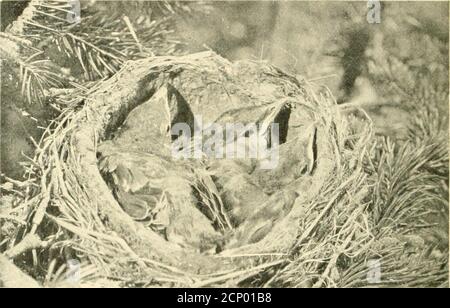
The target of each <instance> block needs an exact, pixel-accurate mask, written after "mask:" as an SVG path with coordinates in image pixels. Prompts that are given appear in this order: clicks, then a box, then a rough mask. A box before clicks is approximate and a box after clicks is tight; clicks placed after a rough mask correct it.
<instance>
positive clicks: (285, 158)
mask: <svg viewBox="0 0 450 308" xmlns="http://www.w3.org/2000/svg"><path fill="white" fill-rule="evenodd" d="M305 130H306V131H305V132H304V133H303V134H302V136H298V137H296V138H294V139H292V140H290V141H289V142H286V143H284V144H282V145H280V148H279V158H280V159H279V162H278V166H277V167H276V168H274V169H262V168H259V167H258V165H257V166H256V168H255V171H254V172H253V173H252V176H253V177H254V178H255V181H256V182H257V183H258V185H259V186H261V187H262V188H263V190H264V191H265V192H266V193H268V194H272V193H274V192H276V191H278V190H280V189H282V188H283V187H285V186H286V185H289V184H290V183H292V182H293V181H295V180H296V179H298V178H299V177H301V176H303V175H307V174H311V173H312V172H313V171H314V168H315V164H316V155H317V154H316V142H317V140H316V127H315V126H314V125H311V126H310V127H308V128H306V129H305Z"/></svg>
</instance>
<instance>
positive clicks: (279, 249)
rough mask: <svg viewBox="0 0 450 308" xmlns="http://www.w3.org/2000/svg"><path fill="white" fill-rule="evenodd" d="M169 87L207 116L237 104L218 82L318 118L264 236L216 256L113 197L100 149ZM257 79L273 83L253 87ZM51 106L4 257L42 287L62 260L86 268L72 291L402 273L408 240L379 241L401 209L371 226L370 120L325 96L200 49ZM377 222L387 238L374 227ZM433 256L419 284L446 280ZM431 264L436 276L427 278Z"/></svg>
mask: <svg viewBox="0 0 450 308" xmlns="http://www.w3.org/2000/svg"><path fill="white" fill-rule="evenodd" d="M192 72H195V74H194V73H192ZM236 72H238V73H236ZM183 74H186V75H185V77H184V78H182V77H180V76H183ZM196 74H200V75H202V76H204V79H199V78H198V76H199V75H196ZM166 83H170V84H172V85H175V86H176V87H177V89H178V90H179V91H180V93H182V94H183V96H184V97H185V98H186V100H187V101H188V102H196V103H197V104H198V105H197V106H195V105H194V107H192V108H193V109H196V108H197V110H194V111H195V112H199V113H203V114H205V115H207V116H209V117H211V118H217V115H219V114H220V113H223V112H224V111H226V110H223V108H222V110H220V112H219V111H218V110H217V106H224V102H225V103H226V102H228V103H229V104H230V106H229V108H230V109H232V108H233V102H234V101H235V100H233V99H230V98H226V97H227V96H226V95H225V94H224V95H223V96H221V94H223V93H224V92H223V87H225V88H227V89H233V92H232V93H237V95H238V97H239V98H240V100H239V104H247V105H251V106H255V105H257V104H260V105H263V104H264V103H268V102H270V101H273V100H274V99H280V98H283V97H289V98H290V99H291V100H293V101H296V102H297V104H298V105H299V106H303V107H304V108H306V110H309V112H310V114H312V118H313V119H314V120H315V122H316V123H318V124H317V140H318V141H317V149H316V151H317V153H316V157H317V159H316V169H315V172H314V173H312V174H310V175H306V176H304V177H302V178H300V179H299V180H297V181H294V182H293V183H291V184H290V185H291V186H295V189H296V191H298V192H300V197H299V198H297V199H296V202H295V204H294V205H293V207H292V209H291V211H290V212H289V213H288V214H287V215H286V216H285V217H283V218H282V219H280V220H279V221H277V222H276V223H275V224H274V225H273V227H272V228H271V231H270V232H269V233H268V234H267V235H266V236H265V237H264V238H263V239H262V240H260V241H258V242H256V243H252V244H249V245H244V246H240V247H236V248H232V249H226V250H224V251H222V252H221V253H219V254H214V255H208V254H201V253H198V252H193V251H190V250H186V249H180V247H178V246H177V245H175V244H173V243H170V242H168V241H166V240H165V239H164V238H162V237H161V236H160V235H159V234H157V233H156V232H153V231H152V230H149V229H148V228H145V227H144V226H142V225H141V224H139V223H137V222H136V221H134V220H133V219H131V218H130V217H129V216H128V215H127V214H126V213H125V212H124V211H123V210H122V209H121V207H120V205H119V204H118V202H117V200H116V199H115V198H114V196H113V194H112V193H111V191H110V189H109V187H108V186H107V184H106V183H105V181H104V178H103V177H102V176H101V174H100V172H99V169H98V165H97V164H98V161H97V151H96V148H97V145H98V144H99V143H101V142H102V141H103V140H107V139H109V138H110V136H111V134H112V133H113V132H114V131H116V130H117V128H118V127H120V125H121V124H122V123H123V121H124V120H125V118H126V116H127V115H128V114H129V113H130V111H131V110H133V109H134V108H136V107H137V106H139V105H140V104H142V103H143V102H144V101H146V100H147V99H148V98H149V97H151V96H152V95H153V94H154V93H155V92H157V90H158V89H160V88H161V87H162V86H164V85H165V84H166ZM264 83H266V85H267V84H272V86H274V87H273V88H272V90H271V91H268V92H267V91H258V90H257V89H259V90H261V85H262V84H264ZM224 85H225V86H224ZM249 89H253V90H254V91H253V92H251V91H249ZM227 94H229V93H227ZM280 96H281V97H280ZM199 98H202V99H203V101H201V100H199ZM59 100H60V102H63V101H64V103H65V104H66V105H67V107H66V108H65V109H64V111H63V112H62V114H61V116H60V117H59V118H58V119H57V120H56V121H55V122H54V124H53V125H52V126H51V127H49V128H48V129H47V131H46V134H45V135H44V137H43V138H42V140H41V142H40V145H39V149H38V151H37V154H36V157H35V158H34V160H33V163H32V166H31V167H30V169H29V170H28V177H29V181H27V182H25V184H24V185H23V189H22V191H21V194H22V200H21V202H20V206H18V207H15V209H14V212H15V213H9V215H10V216H14V215H15V214H16V213H18V214H17V215H19V216H22V217H26V219H25V225H23V226H21V227H19V228H17V230H16V232H15V233H14V234H13V235H10V239H11V240H10V241H9V242H8V243H7V244H6V245H7V246H8V248H9V249H8V250H7V251H6V253H5V254H6V255H7V256H9V257H10V258H15V260H16V262H17V263H20V261H22V262H23V263H22V264H26V266H25V269H26V270H28V271H29V272H30V273H32V275H33V276H34V277H36V278H37V279H38V280H40V281H42V282H44V284H47V285H52V284H53V283H55V282H57V281H60V280H61V278H62V277H63V274H64V272H65V271H66V265H65V264H67V260H70V259H78V260H81V261H82V262H83V263H82V264H83V266H82V269H83V270H82V273H81V280H80V285H87V286H90V285H96V284H97V285H100V286H104V285H106V286H118V285H120V286H161V285H162V286H188V287H206V286H208V287H211V286H255V287H261V286H269V287H270V286H277V287H279V286H289V287H311V286H314V287H335V286H350V285H352V286H364V285H367V284H368V282H367V281H366V280H365V279H364V278H365V275H366V274H367V268H366V263H367V261H368V260H369V259H370V258H377V259H378V258H379V259H381V258H384V259H383V260H385V261H383V262H385V263H384V264H387V268H383V270H384V271H389V270H391V269H392V271H393V272H394V271H395V270H397V271H399V270H400V267H399V262H400V261H398V260H399V259H400V258H399V257H400V256H402V254H403V253H404V250H403V248H402V245H404V241H401V240H398V239H397V242H396V241H395V240H394V241H391V242H388V243H385V242H384V241H385V237H386V234H388V235H390V236H392V237H394V238H395V236H394V235H393V234H394V232H395V228H394V225H393V224H391V225H390V224H389V223H390V222H391V221H396V219H395V215H396V213H399V212H401V213H402V215H405V212H408V211H409V208H405V209H401V208H400V209H399V211H393V213H391V217H387V216H386V217H385V220H380V219H378V220H376V219H374V209H373V208H371V202H370V193H371V188H372V187H371V185H372V183H371V181H370V173H368V172H367V165H366V163H367V161H368V160H370V157H372V156H371V155H372V154H373V148H372V144H373V142H372V131H371V124H370V119H364V120H363V121H360V122H359V125H358V126H357V128H356V127H355V126H353V125H352V122H351V121H349V119H348V118H347V117H345V116H343V115H342V114H341V113H340V110H339V107H338V106H337V105H336V103H335V101H334V99H333V97H332V96H331V94H330V93H328V91H326V90H325V89H322V88H320V87H317V86H315V85H312V84H309V83H308V82H306V81H304V80H298V79H296V78H294V77H292V76H289V75H287V74H284V73H283V72H281V71H279V70H278V69H276V68H274V67H271V66H269V65H267V64H265V63H256V62H252V63H251V64H249V63H237V64H232V63H229V62H228V61H226V60H224V59H222V58H220V57H219V56H217V55H215V54H213V53H210V52H207V53H201V54H196V55H189V56H184V57H156V58H151V59H145V60H139V61H134V62H129V63H127V64H126V65H125V67H124V68H123V69H122V70H121V71H120V72H119V73H118V74H117V75H116V76H114V77H112V78H111V79H109V80H107V81H105V82H102V83H100V84H98V85H97V86H95V87H93V88H91V89H89V90H78V91H75V92H70V93H68V94H66V95H63V96H61V97H60V98H59ZM206 102H210V103H211V104H212V105H206ZM214 103H216V104H217V105H215V106H214ZM225 106H226V105H225ZM303 107H301V108H303ZM301 110H305V109H301ZM214 113H217V114H216V115H214ZM294 118H295V116H294ZM361 123H362V124H361ZM417 212H420V211H419V210H417ZM377 214H379V213H377ZM399 218H400V217H399ZM386 220H387V221H388V222H386ZM380 221H382V222H383V224H384V225H383V227H384V229H383V230H390V232H387V233H386V232H378V228H379V222H380ZM380 242H381V244H380ZM393 243H394V244H393ZM399 243H401V244H399ZM389 247H395V248H396V249H397V250H396V251H395V252H393V251H391V250H390V248H389ZM447 251H448V250H447ZM388 252H389V253H388ZM447 255H448V254H447ZM436 258H437V259H436V260H434V261H433V262H430V261H429V258H427V257H423V256H422V255H420V256H418V255H413V256H412V257H410V260H409V261H408V262H409V264H411V268H413V269H414V273H416V274H417V275H423V276H424V277H425V278H422V279H423V280H424V283H428V282H430V281H432V282H433V283H435V284H438V285H442V284H444V283H445V281H447V279H448V277H446V275H447V274H446V272H445V266H446V265H445V264H447V261H446V260H447V259H446V258H447V257H446V256H445V254H441V255H439V256H437V257H436ZM423 260H425V261H427V262H428V263H429V266H428V267H421V266H420V265H423V262H422V261H423ZM405 262H406V261H405ZM401 264H404V263H401ZM430 267H431V268H432V269H433V271H434V272H433V273H434V274H433V275H431V276H430V275H429V276H426V275H425V274H426V273H427V272H428V273H429V270H430ZM447 273H448V271H447ZM394 276H395V275H394ZM421 277H422V276H421ZM408 282H411V279H410V280H408V279H407V278H405V279H404V280H403V281H400V282H399V283H400V284H401V283H405V284H407V283H408Z"/></svg>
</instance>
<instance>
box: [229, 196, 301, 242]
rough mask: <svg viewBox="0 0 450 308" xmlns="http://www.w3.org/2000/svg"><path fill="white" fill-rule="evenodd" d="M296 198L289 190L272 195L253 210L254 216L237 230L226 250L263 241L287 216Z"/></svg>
mask: <svg viewBox="0 0 450 308" xmlns="http://www.w3.org/2000/svg"><path fill="white" fill-rule="evenodd" d="M297 197H298V194H297V193H296V192H294V191H290V190H282V191H278V192H276V193H275V194H273V195H272V196H271V197H270V198H269V199H268V200H267V201H266V202H265V203H264V204H261V205H260V207H258V208H255V212H254V214H253V215H252V216H250V217H249V218H248V219H247V220H246V221H244V222H243V223H242V225H241V226H239V227H238V228H237V230H236V234H235V235H234V237H233V239H232V240H231V241H230V242H229V243H228V244H227V246H226V248H227V249H229V248H236V247H239V246H243V245H247V244H253V243H257V242H259V241H261V240H262V239H264V237H266V235H267V234H268V233H269V232H270V231H271V230H272V228H273V226H274V225H275V224H276V223H277V222H278V221H279V220H280V219H282V218H284V217H285V216H286V215H288V214H289V212H290V211H291V210H292V207H293V206H294V203H295V200H296V199H297Z"/></svg>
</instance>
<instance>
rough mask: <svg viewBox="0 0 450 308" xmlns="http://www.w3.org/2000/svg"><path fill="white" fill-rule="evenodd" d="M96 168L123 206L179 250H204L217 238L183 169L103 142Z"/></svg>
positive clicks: (165, 161) (188, 175) (160, 159)
mask: <svg viewBox="0 0 450 308" xmlns="http://www.w3.org/2000/svg"><path fill="white" fill-rule="evenodd" d="M99 153H100V162H99V169H100V172H101V173H102V175H103V176H104V177H105V180H106V182H107V183H108V184H109V186H110V187H111V189H112V190H113V193H114V196H115V197H116V199H117V201H118V202H119V204H120V205H121V207H122V208H123V210H124V211H125V212H126V213H127V214H128V215H130V216H131V217H132V218H134V219H135V220H137V221H146V222H147V223H149V224H150V227H155V229H157V230H158V231H161V233H163V234H164V235H165V236H166V238H167V240H168V241H170V242H173V243H176V244H178V245H180V246H182V247H184V248H188V249H193V250H200V251H203V250H208V249H211V248H214V247H215V245H216V241H217V240H218V239H219V238H220V237H221V234H220V233H219V232H217V231H216V230H215V229H214V227H213V225H212V222H211V221H210V220H209V219H208V218H207V217H206V216H205V215H204V214H203V213H201V212H200V210H199V209H198V208H197V204H199V201H198V200H197V199H196V198H195V196H194V191H193V188H192V186H191V183H192V182H193V179H192V176H191V175H190V172H189V170H188V169H187V168H186V167H185V166H184V165H182V164H180V163H176V162H174V161H171V160H170V159H167V158H163V157H161V156H158V155H154V154H144V153H136V152H130V151H128V152H127V151H126V149H123V148H121V147H118V146H115V145H114V144H113V142H111V141H107V142H105V143H103V144H102V145H100V146H99Z"/></svg>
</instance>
